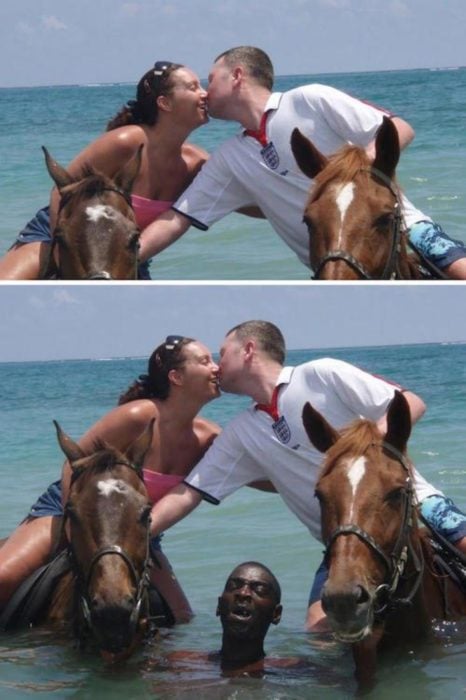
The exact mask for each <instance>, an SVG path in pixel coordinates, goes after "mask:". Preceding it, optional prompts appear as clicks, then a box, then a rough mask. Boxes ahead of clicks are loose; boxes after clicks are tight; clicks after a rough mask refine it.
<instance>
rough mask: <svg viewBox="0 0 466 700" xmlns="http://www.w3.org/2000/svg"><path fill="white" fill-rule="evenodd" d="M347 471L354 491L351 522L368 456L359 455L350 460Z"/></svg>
mask: <svg viewBox="0 0 466 700" xmlns="http://www.w3.org/2000/svg"><path fill="white" fill-rule="evenodd" d="M346 473H347V475H348V481H349V482H350V486H351V490H352V492H353V499H352V501H351V511H350V515H349V518H350V522H351V518H352V517H353V506H354V499H355V498H356V491H357V490H358V486H359V484H360V483H361V479H362V478H363V476H364V474H365V473H366V458H365V457H358V458H357V459H355V460H354V461H352V462H350V463H349V464H348V466H347V472H346Z"/></svg>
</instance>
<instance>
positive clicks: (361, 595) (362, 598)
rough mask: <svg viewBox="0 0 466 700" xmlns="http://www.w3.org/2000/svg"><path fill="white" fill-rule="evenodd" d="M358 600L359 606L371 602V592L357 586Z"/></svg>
mask: <svg viewBox="0 0 466 700" xmlns="http://www.w3.org/2000/svg"><path fill="white" fill-rule="evenodd" d="M356 599H357V601H358V604H359V605H365V604H366V603H368V602H369V600H370V596H369V592H368V591H367V590H366V589H365V588H364V587H363V586H356Z"/></svg>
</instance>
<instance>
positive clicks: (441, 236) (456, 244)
mask: <svg viewBox="0 0 466 700" xmlns="http://www.w3.org/2000/svg"><path fill="white" fill-rule="evenodd" d="M408 235H409V240H410V241H411V243H412V244H413V245H414V246H415V247H416V248H417V249H418V250H419V251H420V252H421V253H422V254H423V255H425V256H426V258H428V259H429V260H430V261H431V262H433V263H434V265H436V266H437V267H439V268H440V269H443V268H445V267H448V265H451V263H454V262H455V261H456V260H460V259H461V258H466V245H465V244H464V243H463V241H456V240H453V239H452V238H450V237H449V236H447V234H446V233H445V231H444V230H443V229H442V227H441V226H440V224H435V223H433V222H432V221H418V222H416V223H415V224H413V226H411V228H410V229H408Z"/></svg>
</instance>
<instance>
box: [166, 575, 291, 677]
mask: <svg viewBox="0 0 466 700" xmlns="http://www.w3.org/2000/svg"><path fill="white" fill-rule="evenodd" d="M280 599H281V589H280V584H279V583H278V581H277V579H276V578H275V576H274V575H273V573H272V572H271V571H270V569H268V568H267V567H266V566H264V565H263V564H260V563H259V562H255V561H247V562H244V563H243V564H239V565H238V566H237V567H235V568H234V569H233V571H232V572H231V574H230V575H229V576H228V578H227V580H226V583H225V587H224V589H223V592H222V594H221V595H220V597H219V599H218V603H217V612H216V614H217V616H218V617H220V621H221V623H222V629H223V635H222V646H221V649H220V651H215V652H211V653H209V654H205V653H202V652H197V651H196V652H191V651H178V652H174V653H173V654H170V656H169V659H170V661H171V662H173V661H176V662H179V661H191V662H196V661H204V662H205V661H210V662H212V663H215V664H219V665H220V668H221V670H222V671H223V672H226V673H227V674H229V673H232V674H235V673H236V672H241V673H242V674H243V673H246V674H249V673H251V674H254V673H259V674H261V673H262V672H264V658H265V651H264V639H265V636H266V634H267V632H268V629H269V627H270V625H278V623H279V622H280V618H281V614H282V606H281V605H280ZM274 661H279V662H280V661H281V660H277V659H276V660H274ZM283 661H286V660H283ZM279 665H281V664H279ZM285 665H287V664H286V663H285Z"/></svg>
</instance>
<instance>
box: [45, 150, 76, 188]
mask: <svg viewBox="0 0 466 700" xmlns="http://www.w3.org/2000/svg"><path fill="white" fill-rule="evenodd" d="M42 150H43V151H44V155H45V165H46V166H47V170H48V172H49V175H50V177H51V178H52V180H53V181H54V183H55V184H56V186H57V187H58V189H59V190H61V189H62V188H63V187H66V185H71V183H72V182H74V180H73V178H72V177H71V175H70V174H69V173H68V172H67V171H66V170H65V168H63V167H62V166H61V165H59V164H58V163H57V161H56V160H54V159H53V158H52V156H51V155H50V153H49V152H48V150H47V149H46V148H45V146H42Z"/></svg>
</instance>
